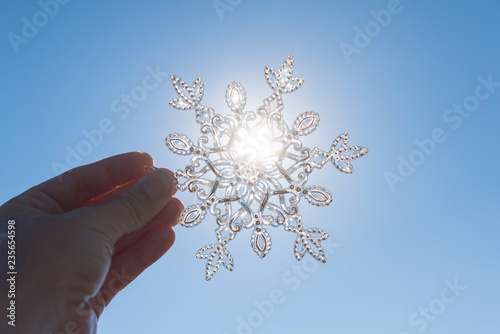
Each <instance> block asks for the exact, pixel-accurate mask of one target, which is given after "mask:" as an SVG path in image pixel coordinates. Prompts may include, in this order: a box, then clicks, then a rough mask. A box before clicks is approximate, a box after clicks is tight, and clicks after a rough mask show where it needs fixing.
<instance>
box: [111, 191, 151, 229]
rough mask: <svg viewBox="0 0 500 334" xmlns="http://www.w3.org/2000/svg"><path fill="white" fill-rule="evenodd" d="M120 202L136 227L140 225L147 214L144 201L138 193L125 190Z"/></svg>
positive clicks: (119, 198)
mask: <svg viewBox="0 0 500 334" xmlns="http://www.w3.org/2000/svg"><path fill="white" fill-rule="evenodd" d="M118 203H119V204H120V205H121V207H122V208H123V210H124V211H125V213H126V214H127V215H128V216H129V217H130V219H131V221H132V223H133V224H134V227H139V226H140V225H141V222H142V221H143V219H144V216H145V214H146V206H145V205H144V202H143V201H142V200H141V199H140V198H139V197H138V196H137V195H135V194H133V193H130V192H124V193H122V194H121V195H120V196H119V197H118Z"/></svg>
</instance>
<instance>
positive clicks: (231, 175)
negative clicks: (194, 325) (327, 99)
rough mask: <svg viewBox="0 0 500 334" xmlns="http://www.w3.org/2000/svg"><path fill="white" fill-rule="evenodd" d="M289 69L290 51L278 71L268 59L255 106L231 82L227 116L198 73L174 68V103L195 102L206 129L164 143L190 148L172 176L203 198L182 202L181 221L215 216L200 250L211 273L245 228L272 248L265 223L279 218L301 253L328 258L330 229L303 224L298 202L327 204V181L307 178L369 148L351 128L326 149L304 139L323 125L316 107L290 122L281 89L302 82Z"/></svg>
mask: <svg viewBox="0 0 500 334" xmlns="http://www.w3.org/2000/svg"><path fill="white" fill-rule="evenodd" d="M292 73H293V56H292V55H290V56H288V57H287V59H286V60H285V61H284V62H283V64H282V65H281V66H280V68H279V69H278V70H277V71H276V70H274V69H272V68H271V67H269V66H266V68H265V78H266V81H267V83H268V84H269V87H271V89H272V90H273V93H272V95H271V96H269V97H268V98H266V99H265V100H264V105H262V106H261V107H259V108H257V110H256V111H248V110H247V111H246V110H245V105H246V100H247V98H246V92H245V89H244V88H243V86H242V85H241V84H240V83H237V82H232V83H231V84H229V85H228V87H227V90H226V103H227V105H228V107H229V108H230V109H231V111H232V112H233V113H232V114H229V115H226V116H221V115H219V114H216V113H215V111H214V109H213V108H210V107H206V106H204V105H202V104H201V100H202V98H203V81H202V79H201V78H197V79H196V80H195V81H194V83H193V84H192V85H188V84H186V83H185V82H184V81H183V80H181V79H180V78H179V77H177V76H175V75H172V76H171V79H172V83H173V85H174V88H175V91H176V92H177V94H178V97H176V98H174V99H173V100H171V101H170V102H169V103H170V105H171V106H172V107H174V108H176V109H179V110H194V111H195V113H196V122H197V123H199V124H200V125H201V132H202V133H203V134H204V135H203V136H201V137H199V138H198V140H197V141H196V142H194V141H192V140H191V139H189V138H188V137H187V136H186V135H183V134H171V135H169V136H168V137H167V138H166V144H167V146H168V148H169V149H170V150H171V151H172V152H174V153H176V154H179V155H192V156H193V157H192V158H191V164H189V165H187V166H186V167H185V169H184V170H178V171H177V172H176V174H175V176H176V178H177V180H178V181H179V183H178V185H177V188H178V189H179V190H180V191H186V190H188V191H190V192H193V193H195V194H196V197H197V198H198V199H199V201H200V202H199V203H198V204H194V205H190V206H188V207H187V208H185V209H184V211H183V213H182V215H181V218H180V224H181V225H182V226H185V227H195V226H197V225H198V224H200V223H201V222H202V221H203V220H204V219H205V217H206V216H207V213H210V214H211V215H212V216H214V217H215V220H216V222H217V228H216V229H215V234H216V236H217V242H216V243H213V244H209V245H206V246H204V247H202V248H201V249H200V250H199V251H198V252H197V253H196V257H197V258H199V259H206V260H207V263H206V279H207V281H209V280H210V279H211V278H212V277H213V276H214V275H215V273H216V272H217V270H218V269H219V268H220V267H221V266H223V267H225V268H226V269H228V270H233V267H234V261H233V257H232V255H231V253H230V252H229V249H228V248H227V247H226V244H227V243H228V242H229V241H230V240H232V239H234V238H235V236H236V234H238V232H240V231H242V230H243V229H251V230H252V236H251V238H250V243H251V246H252V248H253V250H254V251H255V253H257V255H258V256H260V257H264V256H266V255H267V254H268V253H269V251H270V250H271V237H270V235H269V233H268V231H267V229H268V228H270V227H279V226H282V227H283V228H284V229H285V230H286V231H289V232H292V233H295V235H296V238H295V244H294V253H295V257H296V258H297V260H301V259H302V257H303V256H304V255H305V254H306V253H309V254H310V255H312V256H313V257H314V258H315V259H316V260H318V261H320V262H326V258H325V253H324V251H323V248H322V247H321V242H322V241H323V240H326V239H327V238H328V237H329V236H328V233H326V232H325V231H323V230H321V229H318V228H309V229H306V228H304V227H303V226H302V217H301V216H300V215H299V208H298V203H299V202H300V200H301V199H302V198H304V199H305V200H306V201H307V202H309V203H310V204H313V205H316V206H326V205H329V204H330V203H331V202H332V194H331V193H330V192H329V191H328V190H327V189H325V188H323V187H320V186H315V185H307V181H308V176H309V174H310V173H311V172H312V171H313V170H314V169H316V168H317V169H320V168H321V167H323V165H325V164H326V163H327V162H329V161H330V162H331V163H332V164H333V165H334V166H335V167H336V168H337V169H338V170H340V171H341V172H343V173H346V174H351V173H352V172H353V171H354V170H353V166H352V164H351V161H352V160H355V159H357V158H359V157H361V156H363V155H365V154H366V153H368V149H367V148H365V147H362V146H352V145H348V139H349V137H348V134H347V133H344V134H341V135H340V136H338V137H337V138H336V139H335V140H334V141H333V143H332V145H331V147H330V149H329V150H326V151H323V150H321V149H318V148H314V149H310V148H307V147H304V146H303V144H302V142H301V138H300V137H302V136H306V135H308V134H310V133H311V132H313V131H314V130H315V129H316V128H317V127H318V124H319V114H318V113H316V112H314V111H307V112H304V113H302V114H300V115H299V116H298V117H297V119H296V120H295V122H294V123H293V124H292V125H291V126H289V125H288V124H287V123H286V122H285V120H284V118H283V115H282V110H283V109H284V106H283V100H282V96H283V94H285V93H290V92H293V91H295V90H297V89H298V88H299V87H300V86H302V84H303V83H304V79H302V78H297V77H293V76H292ZM209 137H210V139H209Z"/></svg>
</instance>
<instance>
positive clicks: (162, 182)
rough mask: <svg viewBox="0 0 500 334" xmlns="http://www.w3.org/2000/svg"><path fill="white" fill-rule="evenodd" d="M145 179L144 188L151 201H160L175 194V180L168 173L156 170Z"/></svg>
mask: <svg viewBox="0 0 500 334" xmlns="http://www.w3.org/2000/svg"><path fill="white" fill-rule="evenodd" d="M144 178H145V180H144V183H143V184H142V187H143V189H144V191H145V192H146V194H147V196H148V197H149V199H151V200H153V201H158V200H161V199H164V198H167V197H171V196H172V194H173V193H174V178H173V177H172V176H171V175H170V174H169V173H167V172H166V171H163V170H161V169H155V170H154V171H153V172H151V173H150V174H148V175H146V176H144Z"/></svg>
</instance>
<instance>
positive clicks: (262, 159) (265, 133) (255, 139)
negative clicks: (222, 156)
mask: <svg viewBox="0 0 500 334" xmlns="http://www.w3.org/2000/svg"><path fill="white" fill-rule="evenodd" d="M282 149H283V143H282V142H281V141H279V140H276V139H275V138H274V136H273V131H272V129H270V128H269V127H267V126H265V125H262V124H256V125H254V126H253V127H240V128H239V129H237V130H236V135H235V140H234V143H233V144H232V146H231V153H232V154H233V156H234V158H235V160H236V161H238V162H242V163H253V164H255V165H263V164H264V163H267V162H275V161H277V160H278V158H279V155H280V153H281V150H282Z"/></svg>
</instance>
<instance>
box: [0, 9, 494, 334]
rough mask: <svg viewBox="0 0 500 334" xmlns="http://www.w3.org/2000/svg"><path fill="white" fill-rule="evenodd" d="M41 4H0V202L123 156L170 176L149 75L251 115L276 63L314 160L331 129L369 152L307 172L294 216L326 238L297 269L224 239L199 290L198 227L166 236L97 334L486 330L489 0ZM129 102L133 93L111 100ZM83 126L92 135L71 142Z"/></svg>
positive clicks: (185, 129) (283, 238)
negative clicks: (313, 189) (348, 163)
mask: <svg viewBox="0 0 500 334" xmlns="http://www.w3.org/2000/svg"><path fill="white" fill-rule="evenodd" d="M47 2H50V1H47ZM61 2H63V1H61ZM43 3H45V2H43V0H42V4H43ZM42 7H43V6H42V5H41V4H40V3H38V2H36V1H24V2H23V3H19V2H7V1H2V2H1V3H0V30H1V32H2V34H3V35H4V37H3V38H2V39H1V41H2V42H1V43H0V50H1V51H0V66H1V70H0V73H1V74H2V76H1V77H2V81H1V87H0V88H1V89H0V91H1V92H2V102H3V112H2V118H3V119H2V124H3V126H2V131H1V132H0V143H1V144H0V145H1V149H2V155H3V159H2V163H1V164H0V172H1V173H2V175H3V177H2V178H1V180H0V189H1V190H2V191H1V192H0V200H1V201H2V202H4V201H6V200H7V199H9V198H11V197H13V196H15V195H17V194H19V193H20V192H22V191H24V190H25V189H27V188H29V187H31V186H33V185H35V184H37V183H40V182H42V181H44V180H46V179H48V178H51V177H53V176H55V175H56V173H57V171H59V170H63V169H65V168H70V167H72V166H76V165H81V164H87V163H90V162H93V161H96V160H99V159H102V158H105V157H108V156H112V155H115V154H119V153H123V152H128V151H134V150H141V151H146V152H149V153H150V154H151V155H152V156H153V157H154V159H155V163H156V165H157V166H161V167H167V168H170V169H172V170H177V169H179V168H182V167H184V166H185V165H186V164H187V163H188V159H186V158H182V157H178V156H175V155H173V154H172V153H171V152H170V151H169V150H168V149H167V148H166V147H165V145H164V138H165V137H166V136H167V135H168V134H169V133H175V132H181V133H186V134H188V135H189V136H190V137H191V138H195V137H197V134H198V132H197V131H198V127H197V125H196V123H195V120H194V115H193V114H192V112H189V111H185V112H183V111H178V110H175V109H173V108H171V107H169V106H168V101H169V100H170V99H171V98H173V97H175V96H176V94H175V92H174V90H173V88H172V85H171V84H170V81H169V79H168V75H170V74H176V75H178V76H180V77H181V78H183V79H185V80H186V81H187V82H192V81H193V80H194V79H195V78H196V77H197V76H201V77H202V78H203V80H204V82H205V98H204V101H205V102H206V104H207V105H211V106H213V107H215V108H216V110H217V111H218V112H219V113H221V114H226V113H229V112H230V110H229V109H228V108H227V106H226V105H225V102H224V90H225V88H226V85H227V84H228V83H230V82H231V81H233V80H236V81H239V82H241V83H242V84H243V85H244V87H245V88H246V91H247V95H248V103H247V108H249V109H253V110H255V108H257V107H258V106H260V105H261V102H262V99H263V98H265V97H267V96H268V95H269V93H270V90H269V88H268V86H267V84H266V82H265V80H264V66H265V65H270V66H271V67H275V68H276V67H278V66H279V65H280V64H281V62H282V61H283V60H284V59H285V58H286V56H287V55H289V54H294V57H295V72H294V75H296V76H300V77H304V78H305V79H306V81H305V83H304V85H303V87H301V88H300V89H299V90H298V91H297V92H295V93H293V94H290V95H288V96H285V98H284V102H285V116H286V117H287V119H290V120H293V119H294V118H295V117H296V116H297V115H298V114H300V113H301V112H304V111H307V110H315V111H317V112H319V113H320V115H321V122H320V125H319V128H318V129H317V130H316V131H315V132H314V133H313V134H311V135H309V136H308V137H305V138H304V143H305V145H306V146H312V147H314V146H318V147H320V148H324V149H326V148H328V147H329V146H330V144H331V141H332V140H333V139H334V138H335V137H336V136H337V135H338V134H341V133H343V132H349V134H350V143H352V144H357V145H363V146H366V147H369V148H370V153H369V154H368V155H367V156H365V157H363V158H362V159H360V160H357V161H355V162H354V168H355V173H354V174H353V175H344V174H342V173H339V172H338V171H337V170H336V169H335V168H334V167H333V166H329V165H327V166H325V167H324V168H323V169H322V170H321V171H319V172H318V173H316V174H317V175H315V176H314V178H313V180H312V181H311V182H312V183H315V184H320V185H322V186H325V187H326V188H328V189H330V190H331V191H332V193H333V195H334V200H333V203H332V205H330V206H329V207H326V208H315V207H314V208H313V207H311V206H309V205H305V204H304V205H302V206H301V212H302V214H303V217H304V224H305V226H308V227H312V226H317V227H319V228H322V229H325V230H327V231H328V232H329V233H330V235H331V239H330V240H331V241H332V244H331V245H330V247H329V250H330V251H329V253H328V256H327V257H328V262H327V263H326V264H318V265H316V264H315V263H313V262H311V261H309V260H307V261H306V259H304V260H303V261H301V262H297V261H296V260H295V258H294V256H293V238H291V237H290V236H289V235H287V234H285V233H284V232H283V231H280V230H271V231H270V233H271V235H272V237H273V249H272V250H271V253H270V254H269V255H268V256H267V257H266V258H265V259H259V258H258V257H257V256H255V254H254V253H253V251H252V249H251V247H250V245H249V242H248V241H249V238H250V234H249V233H246V234H245V233H243V235H241V236H239V237H238V238H237V239H236V240H234V241H233V242H232V244H233V245H231V246H230V249H231V252H232V254H233V256H234V258H235V261H236V265H235V270H234V271H233V272H231V273H230V272H228V271H225V270H223V269H221V270H220V272H219V273H217V275H216V276H215V278H214V279H213V280H212V281H211V282H209V283H207V282H206V281H205V280H204V263H203V261H200V260H197V259H195V257H194V254H195V253H196V251H197V250H198V249H199V248H200V247H201V246H203V245H205V244H208V243H211V242H212V241H213V239H214V236H213V228H214V225H215V222H214V221H213V220H209V219H207V220H206V221H205V222H204V223H203V224H201V225H200V226H199V227H198V228H196V229H184V228H182V227H180V226H179V227H176V233H177V240H176V243H175V245H174V246H173V248H172V249H171V250H170V251H169V253H168V254H167V255H166V256H164V257H163V258H162V259H161V260H159V261H158V262H157V263H156V264H154V265H153V266H152V267H151V268H149V269H148V270H147V271H146V272H145V273H144V274H143V275H142V276H141V277H140V278H138V279H137V280H136V281H134V282H133V283H132V284H131V285H130V286H129V287H128V288H127V289H126V290H125V291H123V292H121V293H120V294H119V295H118V296H117V297H116V298H115V300H114V301H113V302H112V303H111V305H110V306H109V307H108V308H107V309H106V311H105V313H104V314H103V316H102V318H101V321H100V323H99V331H98V332H99V333H137V332H141V333H150V332H156V333H201V332H207V333H220V334H224V333H227V334H233V333H305V332H318V333H345V334H348V333H354V334H357V333H376V334H378V333H380V334H382V333H383V334H414V333H429V334H431V333H485V334H487V333H498V332H499V331H500V320H499V319H500V318H499V317H498V313H499V311H500V307H499V303H498V299H499V298H500V289H499V287H498V282H500V261H499V254H500V252H499V246H498V235H499V232H500V227H499V224H498V223H499V217H500V215H499V207H498V202H499V199H500V196H499V190H498V189H499V187H500V178H499V177H498V171H497V169H498V162H499V159H498V153H497V149H496V144H498V142H499V140H500V134H499V131H498V126H499V124H500V115H499V108H500V62H499V60H498V59H499V55H500V34H499V33H498V32H499V31H500V5H499V4H498V2H497V1H486V0H479V1H474V2H472V1H449V0H447V1H437V2H433V1H428V0H427V1H425V0H413V1H410V0H401V1H400V2H397V1H385V0H384V1H328V2H327V1H273V2H269V1H248V0H242V1H238V0H233V1H228V0H220V1H214V2H212V1H171V2H167V1H156V0H149V1H141V2H138V1H106V2H105V3H102V2H97V1H91V2H88V1H87V2H81V1H80V2H78V1H69V2H68V3H65V4H60V5H59V8H58V9H57V10H56V9H55V7H54V6H52V7H47V8H48V9H47V10H48V11H51V14H52V16H50V15H47V14H45V15H44V14H40V11H42V10H43V9H42ZM26 22H28V23H26ZM34 22H35V23H37V24H38V25H39V26H38V27H37V26H35V25H33V24H34ZM31 25H33V26H32V27H31V30H30V26H31ZM152 72H153V73H156V75H155V76H152V77H153V78H155V79H154V80H150V79H148V80H149V81H148V82H147V83H146V84H144V78H145V77H146V76H147V75H148V74H149V75H151V73H152ZM145 85H148V89H142V90H141V88H137V87H145ZM133 92H135V93H136V94H138V93H140V92H146V94H143V95H142V96H140V95H136V96H140V98H139V99H138V100H136V101H129V102H127V101H126V96H127V95H131V94H132V93H133ZM94 129H100V130H99V131H101V132H102V134H103V135H102V138H98V137H99V136H98V137H96V138H97V139H95V140H94V143H91V144H90V145H88V144H85V143H82V142H84V141H87V142H88V140H87V137H86V134H87V135H88V134H89V133H95V131H94ZM93 131H94V132H93ZM78 150H80V152H83V153H84V154H78ZM71 152H73V153H71ZM75 152H76V153H75ZM124 168H126V166H124ZM179 197H180V198H181V199H182V200H183V201H184V203H185V204H186V206H187V205H189V204H192V203H194V198H193V197H191V196H190V195H186V194H180V195H179Z"/></svg>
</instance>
